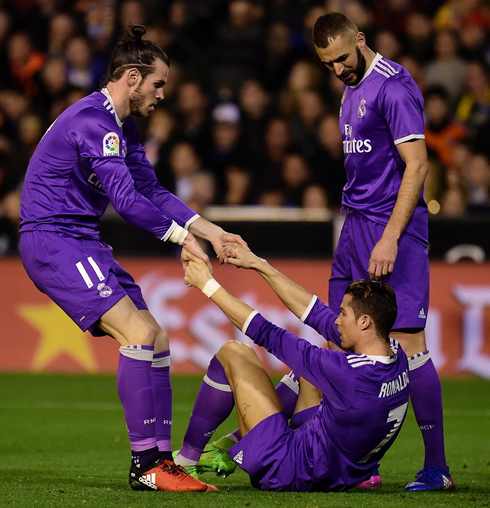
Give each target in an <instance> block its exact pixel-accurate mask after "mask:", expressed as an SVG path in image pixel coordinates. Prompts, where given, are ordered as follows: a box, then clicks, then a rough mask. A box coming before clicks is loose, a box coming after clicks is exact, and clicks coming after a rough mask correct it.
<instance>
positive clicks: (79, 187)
mask: <svg viewBox="0 0 490 508" xmlns="http://www.w3.org/2000/svg"><path fill="white" fill-rule="evenodd" d="M109 202H111V203H112V204H113V206H114V208H115V210H116V211H117V212H118V213H119V214H120V215H121V216H122V217H123V218H124V219H125V220H127V221H128V222H130V223H132V224H133V225H135V226H137V227H139V228H141V229H143V230H145V231H147V232H149V233H151V234H153V235H155V236H156V237H157V238H159V239H165V240H166V239H168V237H169V236H170V234H171V233H172V231H173V229H174V228H175V223H177V224H179V225H180V226H183V227H188V226H189V224H191V223H192V222H193V221H194V220H196V219H197V218H198V217H199V215H197V214H196V213H195V212H194V211H193V210H191V209H190V208H189V207H188V206H187V205H185V204H184V203H183V202H182V201H181V200H180V199H178V198H177V197H175V196H174V195H173V194H171V193H170V192H168V191H167V190H166V189H164V188H163V187H162V186H161V184H160V183H159V182H158V180H157V178H156V176H155V172H154V170H153V168H152V166H151V164H150V163H149V162H148V160H147V158H146V155H145V152H144V149H143V147H142V146H141V143H140V139H139V134H138V129H137V127H136V124H135V122H134V120H133V118H132V117H128V118H127V119H126V120H125V121H124V123H123V122H121V121H120V120H119V118H118V117H117V114H116V111H115V109H114V103H113V102H112V98H111V97H110V95H109V93H108V92H107V90H106V89H104V90H103V91H102V92H94V93H93V94H91V95H89V96H88V97H85V98H83V99H81V100H79V101H78V102H76V103H75V104H73V105H72V106H70V107H69V108H68V109H66V110H65V111H64V112H63V113H62V114H61V115H60V116H59V117H58V118H57V119H56V120H55V122H54V123H53V124H52V125H51V127H50V128H49V129H48V131H47V132H46V134H45V135H44V137H43V138H42V140H41V141H40V142H39V145H38V146H37V148H36V150H35V152H34V155H33V156H32V158H31V160H30V163H29V166H28V168H27V173H26V177H25V181H24V186H23V189H22V201H21V224H20V231H21V232H24V231H52V232H57V233H62V234H63V235H66V236H70V237H75V238H92V239H97V240H98V239H99V231H98V229H99V224H100V217H101V216H102V215H103V213H104V212H105V210H106V208H107V205H108V204H109ZM173 221H175V222H173Z"/></svg>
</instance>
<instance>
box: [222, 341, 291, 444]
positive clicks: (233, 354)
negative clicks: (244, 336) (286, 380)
mask: <svg viewBox="0 0 490 508" xmlns="http://www.w3.org/2000/svg"><path fill="white" fill-rule="evenodd" d="M216 357H217V358H218V359H219V361H220V362H221V363H222V365H223V367H224V369H225V372H226V377H227V379H228V382H229V384H230V387H231V389H232V391H233V395H234V398H235V406H236V409H237V416H238V423H239V427H240V432H241V435H242V436H245V435H246V434H247V433H248V432H250V430H252V429H253V428H254V427H255V426H256V425H257V424H258V423H260V422H261V421H262V420H264V419H265V418H267V417H268V416H271V415H273V414H275V413H279V412H280V411H281V410H282V407H281V401H280V400H279V397H278V395H277V393H276V390H275V388H274V385H273V384H272V381H271V379H270V377H269V375H268V374H267V372H266V371H265V369H264V366H263V365H262V362H261V361H260V359H259V357H258V356H257V355H256V353H255V351H254V350H253V349H252V348H251V347H250V346H248V345H247V344H244V343H243V342H237V341H230V342H227V343H226V344H225V345H224V346H222V347H221V349H220V350H219V351H218V354H217V355H216Z"/></svg>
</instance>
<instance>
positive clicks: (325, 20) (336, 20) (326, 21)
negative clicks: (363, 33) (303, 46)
mask: <svg viewBox="0 0 490 508" xmlns="http://www.w3.org/2000/svg"><path fill="white" fill-rule="evenodd" d="M357 32H359V30H358V28H357V26H356V25H355V23H353V22H352V21H351V20H350V19H349V18H348V17H347V16H345V15H344V14H342V13H340V12H329V13H328V14H323V16H320V17H319V18H318V19H317V20H316V23H315V25H314V26H313V42H314V43H315V46H316V47H317V48H320V49H325V48H328V46H329V45H330V44H331V43H332V42H333V41H334V40H335V39H336V38H337V37H341V36H342V37H346V36H349V35H352V36H355V35H356V34H357Z"/></svg>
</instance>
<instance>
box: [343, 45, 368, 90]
mask: <svg viewBox="0 0 490 508" xmlns="http://www.w3.org/2000/svg"><path fill="white" fill-rule="evenodd" d="M356 54H357V65H356V67H355V69H353V70H352V71H349V72H347V73H346V76H348V75H349V74H353V76H352V77H350V78H349V79H348V80H346V79H345V77H342V75H340V76H337V77H338V78H339V79H340V81H342V82H343V83H345V84H346V85H348V86H356V85H358V84H359V83H360V81H361V79H362V78H363V76H364V73H365V72H366V59H365V58H364V55H363V54H362V53H361V50H360V49H359V48H358V47H357V46H356Z"/></svg>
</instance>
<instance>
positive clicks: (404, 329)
mask: <svg viewBox="0 0 490 508" xmlns="http://www.w3.org/2000/svg"><path fill="white" fill-rule="evenodd" d="M313 41H314V44H315V49H316V52H317V54H318V56H319V57H320V60H321V61H322V63H323V65H325V67H327V69H328V70H330V71H331V72H333V73H334V74H335V76H336V77H337V78H339V79H340V80H341V81H342V82H343V83H344V85H345V86H344V90H343V95H342V101H341V105H340V113H339V125H340V131H341V134H342V140H343V145H344V154H345V169H346V172H347V184H346V185H345V187H344V191H343V199H342V205H343V211H344V212H345V213H346V220H345V224H344V227H343V229H342V233H341V235H340V239H339V243H338V246H337V249H336V252H335V256H334V261H333V264H332V274H331V278H330V285H329V305H330V307H331V308H332V310H333V311H334V312H337V311H338V309H339V306H340V303H341V301H342V296H343V294H344V291H345V288H346V287H347V286H348V285H349V284H350V283H351V282H352V281H354V280H357V279H363V278H371V279H374V280H381V279H383V280H384V281H386V282H387V283H388V284H390V285H391V286H392V287H393V289H394V290H395V293H396V296H397V301H398V317H397V320H396V322H395V324H394V326H393V329H392V332H391V334H390V335H391V336H392V337H394V338H396V339H397V340H398V341H399V343H400V344H401V346H402V347H403V350H404V351H405V353H406V354H407V355H408V356H409V365H410V384H409V389H410V397H411V400H412V405H413V408H414V412H415V417H416V419H417V423H418V425H419V426H420V429H421V431H422V434H423V438H424V444H425V463H424V468H423V469H422V470H421V471H420V472H419V473H417V474H416V475H415V476H416V480H415V481H414V482H412V483H410V484H408V485H407V486H406V490H447V489H450V488H452V487H453V486H454V483H453V480H452V478H451V476H450V475H449V471H448V468H447V464H446V457H445V451H444V433H443V414H442V394H441V384H440V380H439V377H438V375H437V372H436V369H435V367H434V364H433V363H432V360H431V358H430V353H429V351H428V350H427V345H426V342H425V330H424V329H425V325H426V319H427V310H428V305H429V260H428V248H427V247H428V221H427V206H426V204H425V202H424V198H423V184H424V180H425V178H426V176H427V172H428V169H429V165H428V161H427V151H426V147H425V141H424V139H425V135H424V121H423V98H422V94H421V92H420V90H419V88H418V87H417V85H416V84H415V82H414V81H413V79H412V77H411V76H410V74H409V73H408V72H407V71H406V70H405V69H404V68H403V67H402V66H401V65H399V64H397V63H395V62H391V61H388V60H386V59H385V58H383V57H382V56H381V55H380V54H379V53H378V54H375V53H374V52H373V51H372V50H371V49H370V48H369V47H368V46H367V44H366V37H365V35H364V34H363V33H362V32H360V31H359V30H358V28H357V27H356V25H355V24H354V23H352V21H350V20H349V19H348V18H346V17H345V16H344V15H343V14H340V13H335V12H333V13H329V14H325V15H323V16H321V17H320V18H319V19H318V20H317V21H316V23H315V26H314V29H313ZM325 171H328V168H325Z"/></svg>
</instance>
